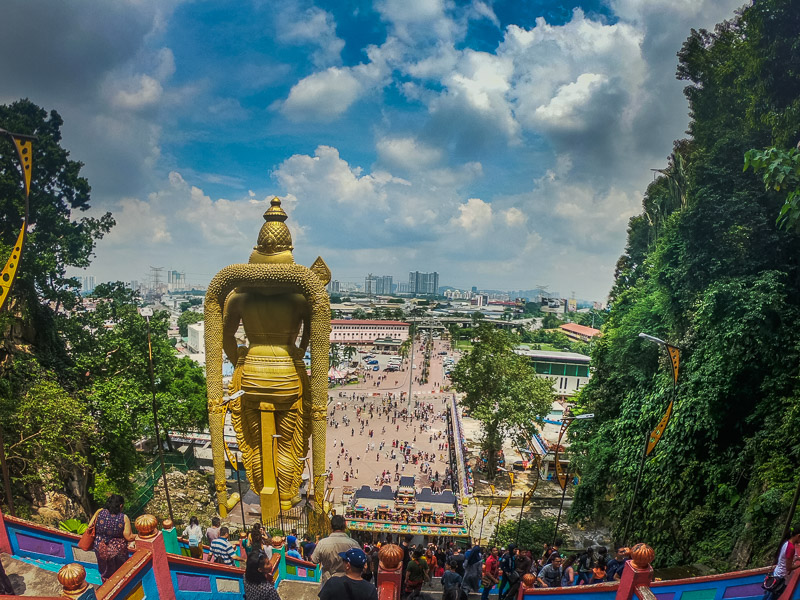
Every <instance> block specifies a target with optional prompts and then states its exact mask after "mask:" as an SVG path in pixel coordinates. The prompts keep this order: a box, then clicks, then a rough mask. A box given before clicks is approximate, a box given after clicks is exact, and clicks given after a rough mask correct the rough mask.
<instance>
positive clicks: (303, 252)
mask: <svg viewBox="0 0 800 600" xmlns="http://www.w3.org/2000/svg"><path fill="white" fill-rule="evenodd" d="M738 5H739V2H738V1H732V0H722V1H711V0H704V1H698V2H692V3H673V2H668V1H667V0H652V1H648V2H645V1H643V0H604V1H601V0H584V1H581V2H564V1H561V2H559V3H540V4H536V3H533V4H530V3H519V2H513V1H512V0H497V1H495V2H492V3H489V2H484V1H482V0H470V1H463V2H453V3H445V2H443V1H436V0H432V1H430V2H417V3H413V2H412V3H408V2H403V1H401V0H375V1H374V2H370V1H368V0H363V1H360V2H358V3H357V6H355V7H354V6H353V5H351V4H350V3H336V2H332V1H327V2H325V1H319V2H316V3H314V2H311V1H304V2H301V1H299V0H294V1H289V2H281V3H277V2H272V1H258V2H252V3H247V2H246V3H233V2H229V1H227V0H218V1H215V2H207V3H187V2H182V1H180V0H171V1H168V2H161V1H156V0H137V1H133V0H130V1H121V2H114V3H107V2H97V1H95V2H77V1H66V2H62V3H57V4H56V5H52V3H46V2H44V1H42V0H34V1H30V0H27V1H23V0H11V2H10V4H8V6H6V7H5V8H6V10H5V11H4V19H3V22H2V23H1V24H0V33H2V34H3V35H0V49H1V50H2V51H0V75H2V78H3V83H4V85H3V90H2V91H0V102H2V103H9V102H13V101H14V100H17V99H19V98H23V97H27V98H30V99H31V100H32V101H33V102H35V103H37V104H39V105H40V106H43V107H44V108H45V109H47V110H57V111H58V112H59V113H60V114H61V115H62V117H63V119H64V125H63V130H62V131H63V145H64V147H65V148H67V149H68V150H69V151H70V154H71V158H73V159H76V160H80V161H82V162H83V163H85V167H84V169H83V174H84V175H85V176H86V177H87V178H88V180H89V182H90V184H91V185H92V188H93V192H92V201H91V204H92V207H93V208H92V210H91V211H90V214H94V215H96V214H100V213H103V212H105V211H111V212H112V213H113V215H114V217H115V218H116V220H117V225H116V227H115V228H114V229H113V230H112V231H111V233H110V234H108V235H107V237H106V239H104V240H102V241H101V242H99V243H98V245H97V248H96V252H95V259H94V262H93V265H92V267H91V270H92V271H93V274H94V275H95V277H96V278H97V280H98V281H104V280H113V279H123V280H131V279H139V280H143V279H144V277H143V274H145V273H147V272H148V269H149V265H163V264H166V263H170V264H173V265H175V268H176V269H177V270H179V271H180V272H183V273H186V282H187V284H194V283H196V284H199V285H203V284H206V283H207V282H208V281H209V280H210V279H211V277H212V276H213V274H214V273H216V272H217V271H218V270H219V269H220V268H222V267H224V266H225V265H227V264H231V263H239V262H244V261H246V260H247V256H248V255H249V252H250V248H251V247H252V245H253V243H254V241H255V238H256V235H257V232H258V230H259V228H260V226H261V223H262V221H261V215H262V214H263V212H264V211H265V209H266V207H267V205H268V202H269V199H270V198H271V197H272V196H274V195H277V196H280V197H281V198H282V199H283V200H284V203H283V206H284V208H285V210H286V211H287V213H288V214H289V221H288V225H289V227H290V229H291V230H292V234H293V236H294V241H295V246H296V251H295V259H296V261H297V262H299V263H302V264H306V265H309V264H311V263H312V262H313V261H314V259H315V258H316V257H317V256H318V255H319V256H322V257H323V259H325V261H326V263H327V264H328V265H329V266H330V268H331V271H332V273H333V275H334V277H335V278H338V279H339V280H341V281H350V280H358V279H361V280H362V281H363V277H364V274H365V273H368V272H370V271H372V272H378V271H380V272H383V273H397V274H399V273H403V272H409V271H411V270H413V269H415V268H419V266H420V265H421V264H424V265H425V268H426V269H427V270H428V271H431V272H432V271H437V272H441V273H447V274H448V275H447V277H448V280H447V283H448V284H449V285H452V286H454V287H459V288H469V287H471V286H472V285H475V283H476V282H481V284H482V285H483V286H485V287H486V288H491V289H503V288H505V289H514V288H523V289H524V288H533V287H535V286H536V285H538V284H540V283H542V282H546V283H548V285H549V286H550V287H553V288H556V289H561V290H562V291H563V290H573V289H574V290H575V291H576V293H577V295H578V296H580V297H585V298H596V299H600V300H602V299H605V297H606V296H607V293H608V291H609V289H610V287H611V284H612V281H613V276H614V267H615V264H616V261H617V258H618V257H619V255H620V254H621V253H622V251H623V249H624V244H625V233H626V227H627V222H628V219H629V218H630V217H631V216H632V215H634V214H638V213H640V212H641V197H642V194H643V193H644V191H645V188H646V186H647V184H648V182H649V181H651V180H652V171H651V169H654V168H663V167H664V166H665V165H666V158H667V156H668V155H669V153H670V151H671V149H672V142H673V140H675V139H678V138H682V137H684V136H685V133H684V131H685V129H686V126H687V123H688V111H687V103H686V100H685V98H684V97H683V94H682V87H683V83H682V82H680V81H677V80H676V79H675V78H674V73H675V67H676V62H677V61H676V56H675V55H676V52H677V51H678V50H679V49H680V47H681V44H682V43H683V41H684V40H685V39H686V37H687V36H688V35H689V33H690V30H691V29H692V28H702V27H705V28H712V27H713V26H714V25H715V24H716V23H718V22H720V21H722V20H724V19H726V18H730V17H732V16H733V11H734V9H735V8H737V7H738ZM31 23H36V24H37V26H36V27H31V26H30V24H31ZM74 31H81V32H87V34H86V35H72V34H71V33H70V32H74ZM109 32H115V33H114V35H110V34H109ZM20 47H25V48H26V51H25V52H24V53H21V54H20V53H19V52H18V51H17V49H18V48H20ZM56 49H57V52H56ZM72 274H73V275H76V276H79V275H80V273H78V272H73V273H72ZM398 281H399V279H398Z"/></svg>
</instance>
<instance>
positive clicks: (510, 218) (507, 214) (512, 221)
mask: <svg viewBox="0 0 800 600" xmlns="http://www.w3.org/2000/svg"><path fill="white" fill-rule="evenodd" d="M503 218H504V219H505V221H506V225H508V226H509V227H520V226H522V225H525V223H527V221H528V217H527V216H525V213H524V212H522V211H521V210H520V209H518V208H517V207H515V206H512V207H511V208H509V209H508V210H506V211H503Z"/></svg>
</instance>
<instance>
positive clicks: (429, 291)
mask: <svg viewBox="0 0 800 600" xmlns="http://www.w3.org/2000/svg"><path fill="white" fill-rule="evenodd" d="M408 287H409V291H410V292H411V293H412V294H417V295H421V296H435V295H436V294H437V293H438V292H439V273H437V272H436V271H434V272H433V273H420V272H419V271H411V272H410V273H409V274H408Z"/></svg>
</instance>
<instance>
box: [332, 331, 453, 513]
mask: <svg viewBox="0 0 800 600" xmlns="http://www.w3.org/2000/svg"><path fill="white" fill-rule="evenodd" d="M422 348H423V346H422V343H420V342H417V343H416V345H415V348H414V363H415V365H416V368H414V369H412V368H409V359H406V360H405V361H403V365H402V370H401V371H399V372H393V373H392V372H389V373H387V372H384V371H383V369H384V368H385V366H386V364H388V359H389V358H390V357H389V356H387V355H381V354H377V355H376V358H377V359H378V360H379V361H380V365H379V367H380V370H379V371H368V372H367V373H366V378H364V377H361V379H360V381H359V383H358V384H350V385H346V386H337V387H336V388H333V389H331V390H329V394H328V397H329V405H328V431H327V444H326V446H327V447H326V451H325V453H326V461H327V463H328V465H329V468H330V470H331V471H332V473H333V478H332V481H331V482H330V484H329V488H332V490H333V491H332V500H333V504H334V505H341V502H342V493H343V488H344V487H345V486H349V487H352V488H354V489H357V488H359V487H361V486H362V485H369V486H371V487H375V486H376V485H382V484H383V482H386V481H387V479H388V485H391V486H392V487H394V486H396V485H397V484H396V476H395V473H397V474H398V475H397V477H399V476H400V475H403V476H408V475H415V476H416V478H417V480H416V485H417V488H418V489H420V488H422V487H425V486H429V485H431V479H432V478H435V475H436V473H437V472H438V474H439V483H441V478H442V477H444V474H445V470H446V469H447V466H448V464H447V454H448V451H447V447H446V444H447V421H446V399H447V398H449V397H450V396H452V393H441V392H440V389H441V385H442V382H444V381H446V380H445V378H444V372H443V359H444V358H445V356H443V355H440V354H439V352H442V351H445V350H447V351H448V355H449V356H452V353H451V352H450V345H449V343H447V342H443V341H441V340H434V349H433V355H432V358H431V370H430V376H429V378H428V379H429V383H427V384H421V383H419V382H418V381H416V378H417V377H418V376H419V375H418V374H421V373H422V362H423V359H424V352H423V351H422ZM360 356H363V355H359V357H360ZM411 373H413V377H414V378H415V381H412V385H411V402H410V403H409V401H408V391H409V381H408V379H409V375H410V374H411ZM379 382H380V386H378V385H377V384H378V383H379ZM401 393H402V394H401ZM390 394H391V397H390ZM395 402H396V403H397V406H396V408H395V407H394V406H392V407H391V408H390V403H395ZM370 410H372V416H370ZM404 411H407V413H406V414H407V417H406V418H405V419H404V418H403V414H404ZM362 423H363V427H362ZM370 433H371V434H372V435H370ZM393 443H394V444H395V446H394V447H393ZM406 443H407V444H408V445H409V446H410V447H411V455H412V456H413V455H417V454H418V453H420V452H421V453H422V457H421V459H418V460H417V464H414V463H413V460H409V461H408V462H407V463H406V462H405V460H404V459H403V454H402V452H401V449H400V446H402V445H404V444H406ZM393 455H394V458H392V456H393ZM351 471H352V475H351ZM345 474H346V475H345ZM385 475H386V478H384V476H385ZM346 477H347V480H346ZM376 478H377V482H376ZM434 483H435V482H434Z"/></svg>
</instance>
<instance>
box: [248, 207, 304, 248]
mask: <svg viewBox="0 0 800 600" xmlns="http://www.w3.org/2000/svg"><path fill="white" fill-rule="evenodd" d="M269 204H270V207H269V208H268V209H267V212H265V213H264V221H266V222H265V223H264V224H263V225H262V226H261V231H259V232H258V245H256V246H255V247H254V248H253V250H255V252H257V253H258V254H261V255H263V256H271V255H274V254H278V253H279V252H286V251H288V252H291V251H292V250H294V246H293V245H292V234H291V233H289V228H288V227H287V226H286V223H285V221H286V219H287V218H288V215H287V214H286V213H285V212H284V211H283V209H282V208H281V200H280V198H278V197H275V198H273V199H272V200H271V201H270V203H269Z"/></svg>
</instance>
